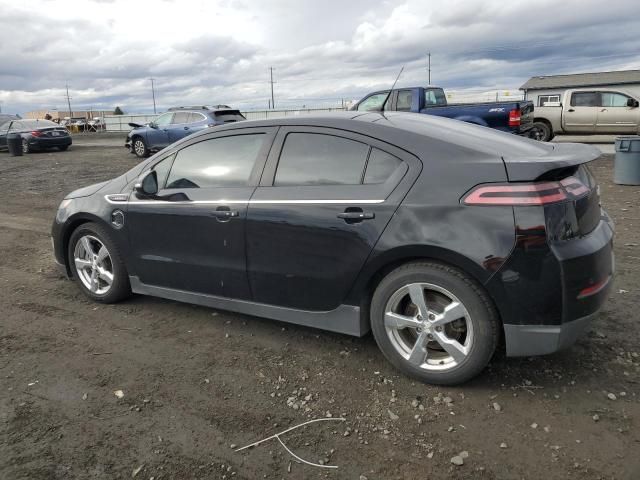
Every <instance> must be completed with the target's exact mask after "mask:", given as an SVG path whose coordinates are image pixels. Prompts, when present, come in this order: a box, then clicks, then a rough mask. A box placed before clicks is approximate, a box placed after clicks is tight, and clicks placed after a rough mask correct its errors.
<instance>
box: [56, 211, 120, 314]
mask: <svg viewBox="0 0 640 480" xmlns="http://www.w3.org/2000/svg"><path fill="white" fill-rule="evenodd" d="M68 258H69V264H70V266H71V270H72V272H73V277H74V278H75V279H76V280H77V281H78V285H80V288H81V290H82V291H83V292H84V294H85V295H87V296H88V297H89V298H91V299H92V300H95V301H96V302H102V303H114V302H118V301H120V300H122V299H124V298H126V297H128V296H129V295H130V294H131V286H130V284H129V277H128V274H127V269H126V267H125V264H124V261H123V259H122V256H121V255H120V251H119V250H118V248H117V246H116V244H115V242H114V241H113V240H112V239H111V237H110V235H109V233H108V231H107V229H106V228H105V227H103V226H102V225H99V224H97V223H85V224H83V225H81V226H80V227H78V228H77V229H76V230H75V231H74V232H73V234H72V235H71V238H70V239H69V249H68Z"/></svg>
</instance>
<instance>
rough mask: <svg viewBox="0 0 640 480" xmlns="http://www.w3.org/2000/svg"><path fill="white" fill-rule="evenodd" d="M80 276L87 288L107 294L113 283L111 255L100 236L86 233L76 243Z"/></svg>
mask: <svg viewBox="0 0 640 480" xmlns="http://www.w3.org/2000/svg"><path fill="white" fill-rule="evenodd" d="M73 261H74V263H75V267H76V271H77V272H78V277H79V278H80V281H81V282H82V284H83V285H84V286H85V287H86V288H87V290H89V291H91V292H92V293H95V294H96V295H105V294H106V293H107V292H108V291H109V290H110V289H111V285H113V262H112V261H111V255H110V254H109V251H108V250H107V247H105V246H104V243H102V242H101V241H100V240H99V239H98V238H96V237H94V236H93V235H85V236H83V237H81V238H80V239H79V240H78V242H77V243H76V246H75V249H74V252H73Z"/></svg>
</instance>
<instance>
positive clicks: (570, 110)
mask: <svg viewBox="0 0 640 480" xmlns="http://www.w3.org/2000/svg"><path fill="white" fill-rule="evenodd" d="M567 112H575V110H574V109H573V108H570V109H569V110H567Z"/></svg>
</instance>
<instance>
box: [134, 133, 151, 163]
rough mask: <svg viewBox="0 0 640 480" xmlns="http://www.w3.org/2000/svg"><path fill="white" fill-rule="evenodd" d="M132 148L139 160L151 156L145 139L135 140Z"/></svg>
mask: <svg viewBox="0 0 640 480" xmlns="http://www.w3.org/2000/svg"><path fill="white" fill-rule="evenodd" d="M131 148H132V150H133V153H135V154H136V156H137V157H139V158H145V157H148V156H149V148H148V147H147V144H146V143H145V141H144V139H142V137H135V138H134V139H133V144H132V146H131Z"/></svg>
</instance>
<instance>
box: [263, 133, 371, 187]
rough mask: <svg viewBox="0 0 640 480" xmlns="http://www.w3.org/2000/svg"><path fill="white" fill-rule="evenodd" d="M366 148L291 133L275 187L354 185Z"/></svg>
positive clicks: (332, 138) (343, 140)
mask: <svg viewBox="0 0 640 480" xmlns="http://www.w3.org/2000/svg"><path fill="white" fill-rule="evenodd" d="M368 154H369V146H368V145H366V144H364V143H360V142H356V141H355V140H349V139H347V138H342V137H336V136H333V135H325V134H318V133H290V134H288V135H287V138H286V140H285V142H284V146H283V147H282V152H281V154H280V160H279V162H278V168H277V170H276V177H275V180H274V185H276V186H288V185H357V184H359V183H360V182H361V180H362V172H363V171H364V167H365V164H366V161H367V155H368Z"/></svg>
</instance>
